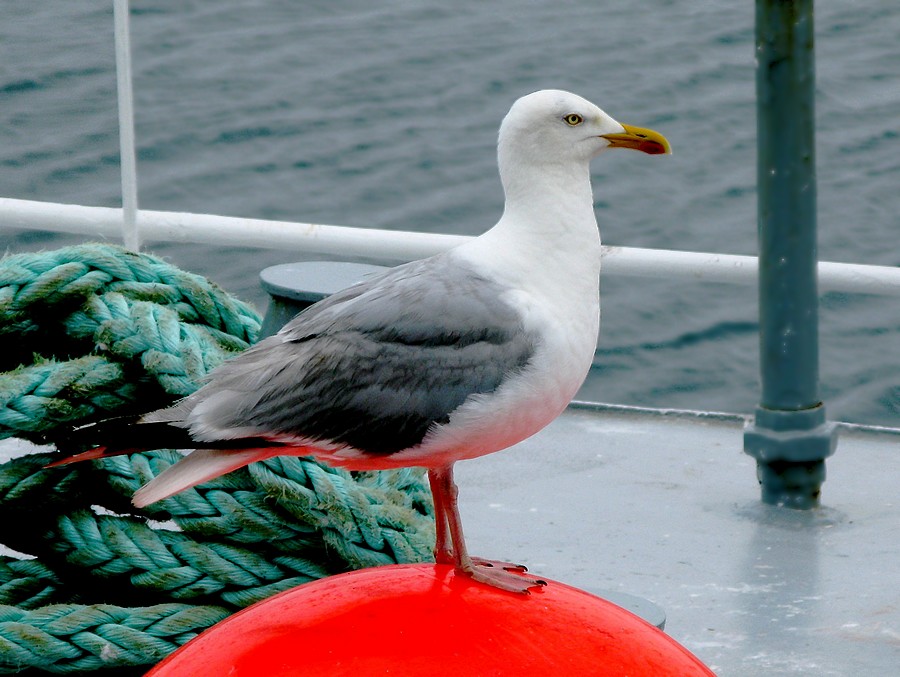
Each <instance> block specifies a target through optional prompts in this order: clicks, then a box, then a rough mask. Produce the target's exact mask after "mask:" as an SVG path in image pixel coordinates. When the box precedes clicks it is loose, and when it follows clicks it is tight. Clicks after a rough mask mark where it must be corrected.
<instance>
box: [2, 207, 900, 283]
mask: <svg viewBox="0 0 900 677" xmlns="http://www.w3.org/2000/svg"><path fill="white" fill-rule="evenodd" d="M122 219H123V217H122V210H121V209H116V208H111V207H84V206H80V205H70V204H58V203H54V202H37V201H33V200H17V199H13V198H0V228H18V229H23V230H44V231H52V232H57V233H73V234H78V235H86V236H89V237H94V238H103V239H118V238H120V237H121V236H122V222H123V221H122ZM137 226H138V229H139V232H140V235H141V238H142V239H145V240H149V241H156V242H191V243H198V244H216V245H227V246H238V247H253V248H258V249H281V250H293V251H296V252H297V253H298V254H316V255H326V256H334V257H337V258H339V259H342V260H347V259H350V260H360V259H362V260H366V261H372V262H376V263H400V262H403V261H411V260H413V259H419V258H423V257H425V256H430V255H432V254H436V253H438V252H440V251H444V250H446V249H449V248H451V247H454V246H456V245H459V244H462V243H463V242H465V241H466V240H468V239H469V237H468V236H465V235H448V234H440V233H416V232H411V231H401V230H383V229H374V228H372V229H370V228H354V227H350V226H330V225H324V224H316V223H295V222H291V221H270V220H266V219H247V218H241V217H234V216H216V215H212V214H189V213H183V212H163V211H151V210H140V211H138V212H137ZM818 271H819V292H820V293H825V292H844V293H853V294H875V295H880V296H900V268H897V267H893V266H874V265H864V264H856V263H834V262H829V261H820V262H819V267H818ZM603 272H604V274H605V275H625V276H633V277H649V278H663V279H666V280H676V279H697V280H704V281H707V282H722V283H727V284H739V285H755V284H756V283H757V259H756V257H755V256H741V255H735V254H716V253H710V252H688V251H674V250H667V249H644V248H637V247H617V246H614V247H611V246H604V247H603Z"/></svg>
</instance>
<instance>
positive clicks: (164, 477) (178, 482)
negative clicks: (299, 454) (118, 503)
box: [131, 447, 282, 508]
mask: <svg viewBox="0 0 900 677" xmlns="http://www.w3.org/2000/svg"><path fill="white" fill-rule="evenodd" d="M280 450H282V448H281V447H275V448H271V447H270V448H262V449H260V448H257V449H239V450H221V449H196V450H194V451H192V452H191V453H190V454H188V455H187V456H185V457H184V458H183V459H181V460H180V461H178V462H177V463H176V464H175V465H171V466H169V467H168V468H166V469H165V470H163V471H162V472H161V473H160V474H159V475H157V476H156V477H154V478H153V479H152V480H150V481H149V482H147V484H145V485H144V486H142V487H141V488H140V489H138V490H137V491H136V492H135V494H134V497H133V498H132V499H131V502H132V503H134V505H135V506H137V507H138V508H143V507H144V506H147V505H150V504H151V503H155V502H156V501H161V500H162V499H164V498H168V497H169V496H172V495H173V494H177V493H178V492H179V491H182V490H184V489H187V488H189V487H193V486H196V485H197V484H202V483H203V482H207V481H209V480H211V479H213V478H216V477H219V476H220V475H224V474H226V473H229V472H231V471H232V470H237V469H238V468H242V467H243V466H245V465H248V464H250V463H254V462H255V461H263V460H265V459H267V458H271V457H272V456H276V455H278V453H279V451H280Z"/></svg>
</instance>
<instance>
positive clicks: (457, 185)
mask: <svg viewBox="0 0 900 677" xmlns="http://www.w3.org/2000/svg"><path fill="white" fill-rule="evenodd" d="M111 4H112V3H111V2H87V1H86V0H80V1H75V0H67V1H64V0H41V1H40V2H33V1H32V0H4V2H3V4H2V7H0V19H2V20H0V195H2V196H6V197H15V198H23V199H32V200H49V201H55V202H71V203H77V204H87V205H101V206H118V204H119V178H118V136H117V124H116V104H115V98H114V91H115V71H114V57H113V41H112V10H111ZM132 4H133V17H132V30H133V34H134V42H135V45H134V63H135V88H136V105H137V111H138V112H137V136H138V146H139V167H138V170H139V175H140V203H141V206H142V207H144V208H148V209H161V210H173V211H192V212H205V213H213V214H228V215H237V216H250V217H260V218H274V219H289V220H298V221H313V222H321V223H332V224H342V225H354V226H361V227H366V226H374V227H379V228H396V229H409V230H425V231H434V232H454V233H468V234H476V233H479V232H481V231H483V230H484V229H485V228H487V227H488V226H490V225H491V224H493V222H494V221H495V220H496V218H497V216H498V215H499V212H500V209H501V194H500V184H499V180H498V179H497V176H496V169H495V161H494V143H495V137H496V129H497V126H498V124H499V121H500V119H501V117H502V116H503V114H504V113H505V112H506V110H507V108H508V107H509V105H510V103H511V102H512V101H513V100H514V99H515V98H516V97H518V96H520V95H522V94H524V93H527V92H530V91H533V90H535V89H540V88H545V87H556V88H564V89H570V90H572V91H575V92H577V93H579V94H581V95H583V96H585V97H587V98H590V99H592V100H594V101H595V102H597V103H598V104H599V105H601V106H602V107H604V108H605V109H606V110H607V112H609V113H610V114H612V115H614V116H615V117H617V118H619V119H620V120H622V121H625V122H628V123H632V124H637V125H641V126H650V127H654V128H657V129H659V130H660V131H662V132H664V133H665V134H666V135H667V136H668V137H669V139H670V140H671V142H672V145H673V147H674V149H675V155H674V156H672V157H671V158H651V157H647V156H641V155H638V154H636V153H624V152H622V153H609V154H607V155H605V156H604V157H602V158H601V159H600V160H599V161H598V162H597V163H596V164H595V167H594V176H595V189H596V206H597V216H598V220H599V222H600V224H601V230H602V235H603V239H604V241H605V242H606V243H607V244H618V245H626V246H639V247H657V248H674V249H685V250H700V251H718V252H726V253H736V254H753V253H754V252H755V231H756V226H755V209H756V195H755V169H754V163H755V111H754V70H753V69H754V64H753V53H754V50H753V28H752V25H753V3H752V2H741V3H718V2H711V1H710V2H701V1H699V0H680V1H678V2H675V1H674V0H672V1H666V0H644V1H632V2H628V3H598V2H594V1H592V0H583V1H579V2H566V1H562V2H513V1H512V0H500V1H494V2H475V1H473V0H466V1H464V2H456V3H446V2H441V3H438V2H432V1H421V2H409V1H407V2H401V1H394V2H380V3H371V2H363V1H362V0H353V1H346V2H333V1H325V0H320V1H318V2H302V3H301V2H295V1H292V0H267V1H266V0H240V1H238V0H222V1H220V2H200V1H199V0H185V1H183V2H179V3H166V2H159V1H157V2H151V1H150V0H135V2H133V3H132ZM819 5H820V7H819V12H818V15H817V36H818V38H817V39H818V45H817V47H818V57H817V58H818V103H817V105H818V110H817V115H818V167H819V182H818V188H819V206H820V215H819V225H820V257H821V258H822V259H826V260H836V261H849V262H861V263H878V264H884V265H898V264H900V247H898V246H897V245H896V242H897V236H896V232H897V228H898V225H900V223H898V217H897V214H898V212H900V139H898V126H900V125H898V121H900V4H898V3H896V2H886V1H885V0H865V1H861V2H856V3H833V2H827V3H826V2H820V3H819ZM0 226H2V224H0ZM74 240H75V238H70V237H67V236H59V235H52V234H45V233H22V232H15V231H9V230H6V231H2V230H0V246H2V247H3V248H4V249H7V250H12V251H23V250H34V249H39V248H52V247H56V246H60V245H63V244H67V243H70V242H73V241H74ZM147 248H148V249H150V250H152V251H155V252H156V253H159V254H162V255H164V256H165V257H167V258H169V259H170V260H172V261H173V262H174V263H176V264H178V265H180V266H182V267H185V268H188V269H191V270H194V271H197V272H200V273H203V274H205V275H208V276H210V277H212V278H213V279H215V280H216V281H218V282H219V283H221V284H222V285H224V286H225V287H227V288H228V289H230V290H232V291H234V292H235V293H237V294H238V295H240V296H242V297H244V298H247V299H250V300H253V301H255V302H256V303H257V304H258V305H260V306H262V305H263V303H264V299H263V296H262V293H261V292H260V291H259V290H258V288H257V286H256V271H258V269H260V268H262V267H264V266H267V265H270V264H274V263H280V262H284V261H289V260H294V259H296V258H297V257H296V256H293V255H291V254H290V253H289V252H260V251H239V250H236V249H234V248H215V247H200V246H185V245H174V244H158V243H148V244H147ZM755 304H756V300H755V291H754V290H753V289H747V288H741V287H731V286H726V285H712V284H701V283H694V282H676V283H668V282H662V281H652V280H650V281H645V280H637V279H629V278H621V277H620V278H616V277H609V276H607V277H605V278H604V280H603V323H602V325H603V326H602V329H601V341H600V350H599V352H598V357H597V365H598V366H597V368H596V369H595V373H594V375H593V377H592V378H591V380H590V381H589V383H588V384H587V385H586V386H585V389H584V392H583V393H582V397H586V398H593V399H599V400H601V401H606V402H619V403H627V404H638V405H653V406H662V407H690V408H699V409H715V410H727V411H740V412H747V411H750V410H751V409H752V407H753V406H754V404H755V403H756V400H757V381H758V377H757V366H756V362H757V342H756V324H755V320H754V315H755ZM821 319H822V390H823V395H824V396H825V397H826V398H827V401H828V404H829V407H830V413H831V415H832V416H834V417H836V418H840V419H845V420H852V421H857V422H866V423H876V424H884V425H900V340H898V339H900V299H886V298H874V297H862V296H845V295H838V294H831V295H828V296H826V297H825V298H824V301H823V307H822V318H821Z"/></svg>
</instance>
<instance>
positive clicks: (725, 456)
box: [457, 405, 900, 677]
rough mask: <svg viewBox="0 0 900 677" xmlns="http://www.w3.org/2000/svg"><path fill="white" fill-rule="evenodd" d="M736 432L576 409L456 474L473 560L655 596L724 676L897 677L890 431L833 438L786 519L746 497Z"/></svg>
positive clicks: (696, 419)
mask: <svg viewBox="0 0 900 677" xmlns="http://www.w3.org/2000/svg"><path fill="white" fill-rule="evenodd" d="M743 423H744V419H743V418H741V417H738V416H727V415H722V416H718V415H691V414H687V413H684V412H661V411H655V410H633V409H628V408H623V407H606V406H602V405H601V406H590V405H585V406H578V405H576V406H573V407H572V408H570V409H569V410H568V411H567V412H566V413H565V414H564V415H563V416H561V417H560V418H559V419H558V420H557V421H556V422H555V423H553V424H552V425H551V426H549V427H548V428H547V429H545V430H544V431H542V432H541V433H540V434H538V435H536V436H535V437H533V438H531V439H530V440H528V441H526V442H524V443H522V444H520V445H518V446H517V447H515V448H513V449H512V450H509V451H506V452H503V453H499V454H494V455H492V456H488V457H484V458H481V459H477V460H474V461H469V462H464V463H460V464H459V465H458V470H457V481H458V483H459V485H460V505H461V510H462V513H463V522H464V525H465V527H466V530H467V531H466V535H467V540H468V542H469V546H470V549H471V550H472V552H474V553H476V554H478V555H481V556H485V557H490V558H500V559H505V560H509V561H516V562H522V563H524V564H527V565H528V567H529V569H530V570H531V571H532V572H536V573H539V574H541V575H544V576H548V577H550V578H552V579H555V580H558V581H562V582H565V583H568V584H570V585H574V586H576V587H579V588H583V589H586V590H590V591H592V592H599V594H601V595H602V594H603V592H602V591H603V590H608V591H611V592H614V593H615V592H620V593H628V594H630V595H637V596H639V597H643V598H646V599H648V600H650V601H652V602H653V603H655V604H657V605H658V606H660V607H662V609H663V610H664V611H665V615H666V631H667V632H668V633H669V634H670V635H672V636H673V637H674V638H675V639H677V640H678V641H680V642H681V643H682V644H684V645H685V646H686V647H688V648H689V649H690V650H691V651H693V652H694V653H695V654H696V655H697V656H698V657H699V658H701V659H702V660H703V661H704V662H706V663H707V664H708V665H709V666H710V667H711V668H712V669H713V670H714V671H715V672H716V673H717V674H719V675H720V676H721V677H729V676H746V675H793V674H804V675H805V674H808V675H818V676H825V675H850V674H857V675H889V674H900V492H898V487H897V485H898V478H900V435H898V433H900V431H891V430H874V429H864V428H859V427H853V426H848V427H847V428H845V429H843V430H842V433H841V439H840V442H839V444H838V451H837V453H836V454H835V455H834V456H833V457H831V458H830V459H828V461H827V464H828V480H827V481H826V483H825V485H824V487H823V499H822V507H821V508H819V509H816V510H812V511H794V510H790V509H784V508H776V507H772V506H767V505H764V504H762V503H761V502H760V500H759V487H758V485H757V482H756V476H755V461H754V459H752V458H750V457H749V456H746V455H744V454H743V453H742V446H743V432H742V429H743ZM613 601H616V600H615V599H614V598H613Z"/></svg>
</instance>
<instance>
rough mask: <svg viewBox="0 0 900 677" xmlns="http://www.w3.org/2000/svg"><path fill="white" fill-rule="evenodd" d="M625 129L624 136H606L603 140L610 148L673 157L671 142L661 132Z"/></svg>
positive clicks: (625, 126) (626, 127)
mask: <svg viewBox="0 0 900 677" xmlns="http://www.w3.org/2000/svg"><path fill="white" fill-rule="evenodd" d="M622 126H623V127H624V128H625V132H624V133H623V134H604V135H603V137H602V138H604V139H606V140H607V141H609V147H610V148H631V149H633V150H639V151H641V152H643V153H648V154H650V155H671V154H672V147H671V146H669V141H668V139H666V137H664V136H663V135H662V134H660V133H659V132H654V131H653V130H652V129H643V128H642V127H632V126H631V125H622Z"/></svg>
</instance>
